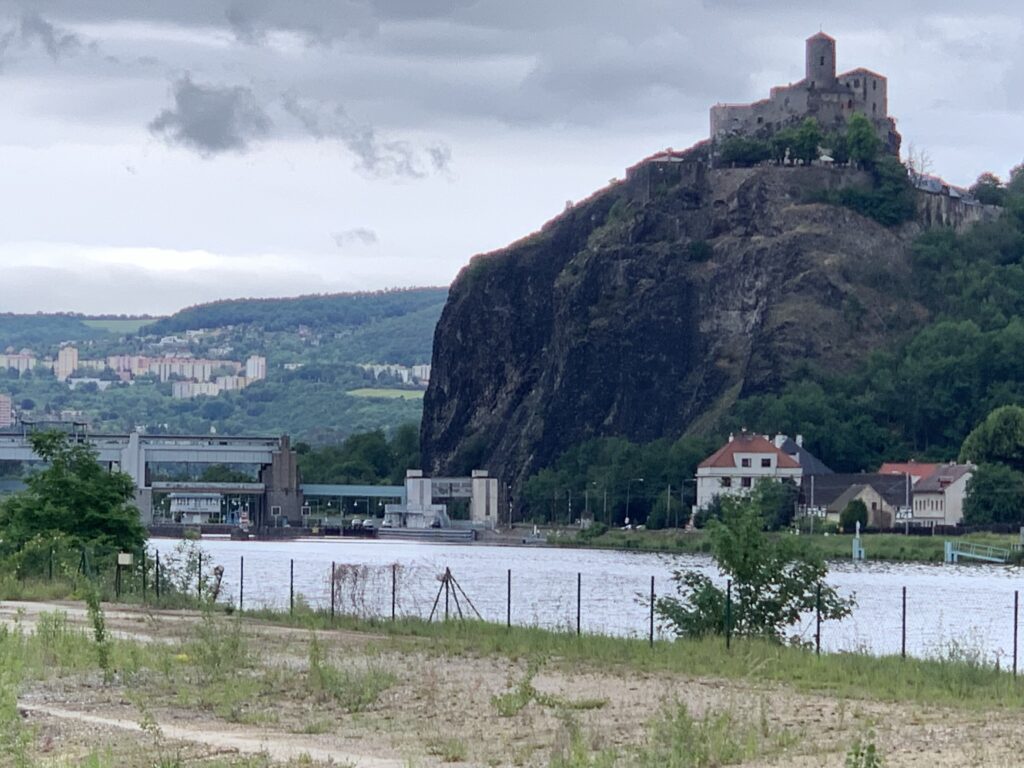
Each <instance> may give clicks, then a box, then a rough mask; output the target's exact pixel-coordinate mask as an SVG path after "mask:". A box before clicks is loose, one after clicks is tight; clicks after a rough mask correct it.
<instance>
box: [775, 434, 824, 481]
mask: <svg viewBox="0 0 1024 768" xmlns="http://www.w3.org/2000/svg"><path fill="white" fill-rule="evenodd" d="M782 450H783V451H785V452H786V453H788V454H789V455H790V456H792V457H793V458H794V459H796V460H797V462H798V463H799V464H800V466H801V467H802V468H803V470H804V474H805V475H830V474H832V470H831V469H829V467H828V466H826V464H825V462H823V461H822V460H821V459H819V458H818V457H817V456H815V455H814V454H813V453H811V452H810V451H808V450H807V449H806V448H804V447H803V446H802V445H799V444H797V442H796V440H794V439H793V438H791V437H787V438H786V440H785V442H783V443H782Z"/></svg>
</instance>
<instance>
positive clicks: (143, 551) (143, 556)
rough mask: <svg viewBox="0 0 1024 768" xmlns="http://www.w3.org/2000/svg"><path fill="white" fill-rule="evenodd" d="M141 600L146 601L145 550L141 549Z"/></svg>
mask: <svg viewBox="0 0 1024 768" xmlns="http://www.w3.org/2000/svg"><path fill="white" fill-rule="evenodd" d="M142 602H143V604H145V602H146V550H145V549H143V550H142Z"/></svg>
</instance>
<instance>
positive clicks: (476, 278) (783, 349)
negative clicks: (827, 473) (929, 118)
mask: <svg viewBox="0 0 1024 768" xmlns="http://www.w3.org/2000/svg"><path fill="white" fill-rule="evenodd" d="M705 153H706V148H705V147H701V146H698V147H697V148H695V149H694V150H691V151H690V152H688V153H685V154H682V155H680V154H666V155H663V156H661V157H655V158H653V159H650V160H648V161H645V162H644V163H641V164H639V165H638V166H635V167H634V168H632V169H630V172H629V174H628V176H627V178H626V180H625V181H621V182H617V183H614V184H612V185H610V186H609V187H607V188H605V189H604V190H601V191H600V192H598V193H596V194H595V195H593V196H592V197H590V198H589V199H587V200H585V201H583V202H580V203H578V204H576V205H573V206H571V207H570V208H568V209H567V210H566V211H565V212H564V213H563V214H562V215H560V216H558V217H557V218H555V219H554V220H552V221H551V222H549V223H548V224H546V225H545V226H544V227H543V228H542V229H541V230H540V231H539V232H537V233H535V234H533V235H530V236H529V237H526V238H524V239H522V240H520V241H518V242H516V243H514V244H512V245H510V246H509V247H508V248H505V249H503V250H501V251H497V252H494V253H490V254H485V255H481V256H477V257H475V258H474V259H473V260H472V261H471V262H470V263H469V265H468V266H466V267H465V269H463V270H462V272H461V273H460V274H459V276H458V278H457V279H456V281H455V282H454V284H453V285H452V287H451V291H450V294H449V298H448V303H447V305H446V307H445V309H444V312H443V314H442V316H441V320H440V323H439V324H438V326H437V331H436V334H435V337H434V353H433V368H432V371H431V380H430V386H429V389H428V390H427V393H426V398H425V401H424V413H423V426H422V441H421V442H422V451H423V460H424V467H425V468H427V469H428V470H429V471H431V472H433V473H435V474H442V473H452V472H464V471H468V470H469V469H473V468H478V467H480V468H486V469H489V470H491V472H492V473H496V474H498V476H500V477H501V478H502V479H503V480H504V481H506V482H509V483H512V484H514V485H516V484H518V483H519V482H521V481H522V480H523V479H525V477H527V476H528V475H529V474H530V473H532V472H534V471H536V470H537V469H538V468H540V467H542V466H545V465H546V464H548V463H550V462H551V461H552V460H553V459H555V458H556V457H557V456H558V455H559V454H560V453H562V452H563V451H564V450H566V449H567V448H568V447H570V446H572V445H574V444H576V443H578V442H580V441H583V440H586V439H588V438H591V437H597V436H606V435H620V436H624V437H627V438H629V439H631V440H635V441H648V440H653V439H656V438H659V437H662V436H679V435H681V434H684V433H686V432H688V431H689V432H699V431H702V430H708V429H711V428H712V427H713V426H714V424H715V423H716V422H717V420H718V418H719V417H720V416H721V415H723V414H724V413H725V412H726V411H727V409H728V408H729V407H730V406H731V405H732V404H733V403H734V402H735V401H736V400H737V398H740V397H744V396H747V395H751V394H756V393H761V392H766V391H771V390H775V389H777V388H778V387H780V386H782V385H783V384H784V383H786V382H787V381H790V380H792V379H794V378H795V377H800V376H801V375H803V374H804V373H805V372H806V371H807V370H808V367H816V368H820V369H827V370H833V371H842V370H849V369H851V368H852V367H854V366H856V365H858V363H859V362H860V361H862V360H863V359H864V358H865V356H866V355H868V354H869V353H870V352H871V350H872V349H874V348H876V347H879V346H881V345H885V344H886V343H887V341H888V340H890V339H891V338H893V337H894V336H895V335H897V334H900V333H903V332H906V331H907V330H908V329H911V328H912V327H914V326H915V325H916V324H917V323H918V322H920V321H921V320H923V319H924V317H923V315H924V313H923V310H921V308H920V307H918V306H916V305H915V304H913V303H912V302H909V301H908V300H907V299H906V296H907V295H908V291H907V287H908V286H909V285H910V280H911V279H912V277H911V274H910V268H909V262H910V255H909V251H910V248H909V245H910V242H911V240H912V237H913V235H914V234H915V233H916V232H917V231H919V229H920V225H917V224H910V225H905V226H904V227H902V228H898V229H889V228H886V227H883V226H881V225H879V224H877V223H875V222H873V221H870V220H868V219H865V218H863V217H861V216H859V215H858V214H856V213H854V212H853V211H851V210H848V209H845V208H840V207H835V206H831V205H826V204H822V203H819V202H814V201H815V200H821V199H823V194H824V193H826V192H828V191H830V190H836V189H838V188H841V187H844V186H847V185H858V184H866V183H868V180H867V178H866V177H865V175H864V174H863V173H861V172H858V171H855V170H851V169H839V168H825V167H808V168H796V167H757V168H749V169H720V170H713V169H710V168H709V167H708V164H707V162H706V154H705Z"/></svg>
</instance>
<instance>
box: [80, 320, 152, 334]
mask: <svg viewBox="0 0 1024 768" xmlns="http://www.w3.org/2000/svg"><path fill="white" fill-rule="evenodd" d="M155 319H156V318H152V317H150V318H143V317H129V318H124V319H121V318H116V317H115V318H107V319H102V318H101V319H92V320H83V321H82V323H83V324H85V325H87V326H89V327H90V328H98V329H100V330H103V331H110V332H111V333H138V330H139V328H141V327H142V326H144V325H146V324H147V323H152V322H154V320H155Z"/></svg>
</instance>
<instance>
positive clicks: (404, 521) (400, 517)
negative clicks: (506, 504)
mask: <svg viewBox="0 0 1024 768" xmlns="http://www.w3.org/2000/svg"><path fill="white" fill-rule="evenodd" d="M405 496H406V497H405V500H404V501H403V503H401V504H388V505H387V506H386V507H385V511H384V525H385V526H387V527H388V528H447V527H449V526H450V525H451V521H450V519H449V516H448V508H447V505H445V504H438V503H436V502H437V500H439V499H469V522H470V524H471V525H473V526H475V527H479V528H494V527H495V526H496V525H497V522H498V479H497V478H496V477H490V475H489V474H488V473H487V470H484V469H475V470H473V472H472V475H471V476H470V477H433V478H430V477H425V476H424V475H423V471H422V470H419V469H410V470H408V471H407V472H406V476H405Z"/></svg>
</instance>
